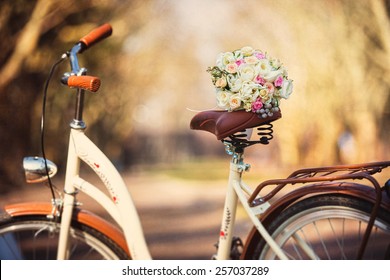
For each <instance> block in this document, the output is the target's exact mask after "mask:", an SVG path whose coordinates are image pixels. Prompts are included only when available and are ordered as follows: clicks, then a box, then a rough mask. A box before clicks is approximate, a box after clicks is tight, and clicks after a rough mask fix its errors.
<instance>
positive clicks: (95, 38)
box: [80, 23, 112, 49]
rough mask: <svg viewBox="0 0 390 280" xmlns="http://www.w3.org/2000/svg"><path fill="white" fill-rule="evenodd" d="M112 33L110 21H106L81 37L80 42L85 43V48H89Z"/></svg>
mask: <svg viewBox="0 0 390 280" xmlns="http://www.w3.org/2000/svg"><path fill="white" fill-rule="evenodd" d="M111 34H112V27H111V25H110V24H109V23H105V24H103V25H101V26H99V27H97V28H95V29H94V30H92V31H91V32H89V33H88V34H87V35H85V36H84V37H83V38H81V39H80V42H82V43H84V45H85V49H87V48H89V47H91V46H92V45H94V44H96V43H97V42H99V41H101V40H103V39H105V38H107V37H109V36H110V35H111Z"/></svg>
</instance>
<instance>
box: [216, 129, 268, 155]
mask: <svg viewBox="0 0 390 280" xmlns="http://www.w3.org/2000/svg"><path fill="white" fill-rule="evenodd" d="M253 129H254V128H253ZM256 130H257V136H258V140H250V138H251V135H250V133H248V130H244V131H241V132H237V133H235V134H233V135H230V136H229V137H228V139H224V140H223V142H226V143H230V144H231V145H232V146H234V147H235V148H236V149H244V148H246V147H249V146H251V145H254V144H263V145H267V144H269V141H271V140H272V139H273V138H274V137H273V132H274V131H273V125H272V123H265V124H262V125H260V126H258V127H256Z"/></svg>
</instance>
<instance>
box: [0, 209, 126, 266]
mask: <svg viewBox="0 0 390 280" xmlns="http://www.w3.org/2000/svg"><path fill="white" fill-rule="evenodd" d="M59 231H60V223H58V222H56V221H53V220H51V219H48V218H47V217H46V216H43V215H42V216H29V215H26V216H18V217H13V218H10V219H5V220H2V221H0V259H12V260H16V259H28V260H50V259H56V257H57V245H58V238H59ZM69 237H70V248H69V259H72V260H82V259H84V260H98V259H126V258H128V256H127V254H126V253H125V252H124V251H123V250H122V249H121V248H120V247H119V246H118V245H117V244H116V243H114V242H113V241H112V240H111V239H110V238H108V237H107V236H105V235H103V234H101V233H99V232H97V231H96V230H94V229H92V228H90V227H88V226H86V225H83V224H81V223H78V222H76V221H74V222H72V225H71V229H70V233H69Z"/></svg>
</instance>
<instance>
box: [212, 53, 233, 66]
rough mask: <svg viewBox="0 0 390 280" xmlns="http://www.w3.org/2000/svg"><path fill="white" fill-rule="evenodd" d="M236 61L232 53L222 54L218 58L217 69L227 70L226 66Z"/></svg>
mask: <svg viewBox="0 0 390 280" xmlns="http://www.w3.org/2000/svg"><path fill="white" fill-rule="evenodd" d="M233 61H235V58H234V55H233V53H231V52H225V53H220V54H219V55H218V57H217V63H216V65H217V67H218V68H219V69H225V67H226V65H228V64H229V63H231V62H233Z"/></svg>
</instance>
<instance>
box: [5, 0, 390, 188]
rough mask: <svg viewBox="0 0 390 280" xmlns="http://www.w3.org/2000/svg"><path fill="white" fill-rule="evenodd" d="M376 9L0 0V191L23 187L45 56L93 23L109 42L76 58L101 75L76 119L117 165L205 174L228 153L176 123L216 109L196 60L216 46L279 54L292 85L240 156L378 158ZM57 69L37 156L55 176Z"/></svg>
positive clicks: (35, 143)
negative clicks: (274, 116)
mask: <svg viewBox="0 0 390 280" xmlns="http://www.w3.org/2000/svg"><path fill="white" fill-rule="evenodd" d="M389 3H390V2H389V1H385V0H370V1H367V0H344V1H340V0H329V1H320V0H314V1H313V0H310V1H309V0H294V1H285V0H240V1H234V0H207V1H206V0H180V1H175V0H131V1H130V0H129V1H122V0H96V1H92V0H90V1H76V0H68V1H57V0H37V1H27V0H2V1H1V2H0V38H1V40H0V49H1V52H0V144H1V145H0V190H1V191H2V192H6V191H7V190H9V189H10V188H11V187H13V188H14V186H20V185H21V184H23V180H24V178H23V174H22V172H21V162H22V158H23V157H24V156H25V155H39V154H40V148H39V145H40V143H39V127H40V114H41V106H42V91H43V84H44V81H45V79H46V77H47V75H48V72H49V69H50V66H51V64H52V63H53V62H54V61H55V60H56V59H57V58H58V57H59V56H60V55H61V54H62V53H63V52H64V51H66V50H68V49H70V48H71V47H72V46H73V44H74V43H75V42H77V41H78V39H79V38H81V37H82V36H83V35H85V34H86V33H88V32H89V31H90V30H92V29H93V28H94V27H96V26H98V25H100V24H103V23H105V22H109V23H111V25H112V26H113V30H114V31H113V35H112V37H110V38H109V39H108V40H105V41H103V42H102V43H100V44H98V45H96V46H94V47H93V48H92V49H90V50H88V51H87V52H85V53H83V54H82V55H81V56H80V62H81V66H84V67H86V68H87V69H88V71H89V74H90V75H95V76H99V77H100V78H101V79H102V87H101V89H100V91H99V93H97V94H87V98H86V104H87V106H86V110H85V121H86V123H87V125H88V130H87V134H88V135H89V137H90V138H92V139H93V140H94V141H95V142H96V143H97V144H98V145H99V147H101V148H102V150H103V151H105V152H106V154H107V155H108V156H109V157H110V158H112V159H113V161H114V163H115V164H116V165H117V166H118V167H119V168H120V169H121V170H123V171H129V172H135V173H136V172H141V171H142V170H151V169H156V170H158V169H159V168H160V169H159V170H162V169H163V170H167V169H172V168H173V169H175V168H182V169H184V167H189V168H190V169H191V170H189V171H188V173H190V172H192V171H195V170H196V168H195V167H194V166H197V168H200V169H201V168H202V166H205V168H207V169H209V167H210V166H209V165H207V164H206V163H205V162H206V161H211V162H212V163H213V165H215V166H218V162H219V161H220V160H223V161H224V162H226V161H227V160H228V158H227V157H226V156H225V154H224V149H223V146H222V145H221V143H220V142H218V141H216V139H215V137H214V136H213V135H211V134H208V133H206V132H199V131H191V130H190V129H189V122H190V120H191V118H192V116H193V115H194V114H195V112H194V111H200V110H206V109H211V108H214V107H215V105H216V102H215V95H214V88H213V85H212V83H211V81H210V77H209V75H208V73H207V72H206V69H207V67H208V66H213V65H214V63H215V59H216V56H217V54H218V53H220V52H225V51H231V50H234V49H238V48H241V47H243V46H247V45H249V46H253V47H254V48H257V49H261V50H264V51H267V52H268V53H269V54H270V55H271V56H273V57H277V58H279V59H280V60H281V61H282V62H283V64H284V65H285V67H286V68H287V69H288V71H289V78H291V79H293V80H294V92H293V94H292V96H291V97H290V99H289V100H283V101H284V102H283V103H282V105H281V109H282V113H283V118H282V119H281V120H279V121H277V122H276V123H275V127H274V128H275V129H274V131H275V132H274V137H275V138H274V140H273V141H272V143H271V144H270V145H269V146H268V147H252V148H250V152H249V153H248V154H250V156H249V155H248V157H250V161H252V162H254V163H255V164H256V163H259V164H262V165H264V164H265V165H266V167H283V168H288V169H293V168H295V167H304V166H315V165H330V164H335V163H352V162H363V161H374V160H386V159H388V158H389V146H387V144H388V138H389V135H390V130H389V128H390V125H389V122H390V115H389V114H390V110H389V105H390V98H389V97H390V94H389V93H390V92H389V89H390V88H389V86H390V20H389V11H390V9H389V7H390V4H389ZM68 70H69V67H68V64H66V63H63V64H62V65H61V67H60V68H59V69H58V70H57V71H56V73H55V75H54V79H53V81H52V83H51V84H50V87H49V96H48V107H47V116H48V119H47V131H46V144H47V145H46V149H47V151H46V152H47V156H48V158H50V159H52V160H53V161H54V162H56V163H57V164H58V165H59V167H60V170H63V166H64V162H65V155H66V142H67V140H68V138H67V136H66V133H67V131H68V129H69V128H68V125H69V122H70V121H71V119H72V117H73V108H74V91H73V90H69V89H67V88H65V87H63V86H61V85H60V83H59V80H60V77H61V76H62V73H63V72H66V71H68ZM193 163H196V164H195V165H193ZM202 163H205V165H202ZM161 168H162V169H161ZM164 168H165V169H164ZM187 169H188V168H187ZM182 172H183V176H186V174H184V173H185V171H183V170H182ZM199 174H201V172H199ZM199 174H197V175H196V176H199ZM207 176H208V175H207Z"/></svg>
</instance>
